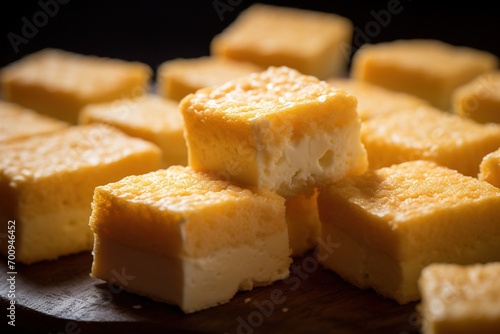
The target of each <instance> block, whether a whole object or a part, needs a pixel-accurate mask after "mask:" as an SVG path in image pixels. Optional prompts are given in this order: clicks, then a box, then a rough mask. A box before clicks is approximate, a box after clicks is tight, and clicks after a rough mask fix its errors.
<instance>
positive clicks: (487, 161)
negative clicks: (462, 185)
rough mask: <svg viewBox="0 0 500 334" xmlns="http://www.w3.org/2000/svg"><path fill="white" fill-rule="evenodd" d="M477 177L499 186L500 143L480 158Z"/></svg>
mask: <svg viewBox="0 0 500 334" xmlns="http://www.w3.org/2000/svg"><path fill="white" fill-rule="evenodd" d="M478 178H479V179H480V180H481V181H486V182H488V183H491V184H492V185H494V186H495V187H498V188H500V145H499V148H498V149H497V150H495V151H494V152H491V153H488V154H487V155H485V156H484V158H483V160H481V164H480V165H479V175H478Z"/></svg>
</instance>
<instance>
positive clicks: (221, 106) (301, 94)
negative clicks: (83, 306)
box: [180, 66, 357, 124]
mask: <svg viewBox="0 0 500 334" xmlns="http://www.w3.org/2000/svg"><path fill="white" fill-rule="evenodd" d="M332 103H334V104H337V106H341V107H340V108H339V109H338V110H335V111H339V112H335V111H334V110H331V109H330V114H331V115H330V121H331V122H332V123H333V124H344V123H346V122H348V121H351V120H352V119H356V118H357V113H356V109H355V106H356V101H355V98H354V96H352V95H351V94H348V93H346V92H345V91H344V90H341V89H334V88H333V87H332V86H330V85H329V84H327V83H326V82H325V81H320V80H319V79H317V78H316V77H313V76H307V75H303V74H301V73H299V72H298V71H296V70H294V69H291V68H288V67H284V66H282V67H269V68H268V69H267V70H265V71H263V72H259V73H252V74H249V75H247V76H245V77H242V78H238V79H234V80H231V81H229V82H227V83H225V84H223V85H221V86H218V87H209V88H204V89H200V90H199V91H197V92H196V93H195V94H191V95H188V96H187V97H185V98H184V99H183V100H182V101H181V104H180V106H181V110H182V111H183V112H184V111H187V112H194V113H197V114H199V115H206V116H210V117H219V118H224V119H226V120H227V121H229V122H231V121H232V120H241V119H244V120H251V119H257V118H259V117H265V116H267V115H270V114H284V113H289V114H290V115H291V116H292V117H293V115H294V114H295V113H296V111H294V110H297V109H298V107H299V106H301V107H302V106H307V105H311V110H310V113H308V114H304V115H302V117H303V118H307V117H314V112H313V111H316V110H313V109H319V108H318V107H317V106H318V105H327V104H328V105H329V104H332ZM346 106H349V107H346ZM340 110H341V111H340Z"/></svg>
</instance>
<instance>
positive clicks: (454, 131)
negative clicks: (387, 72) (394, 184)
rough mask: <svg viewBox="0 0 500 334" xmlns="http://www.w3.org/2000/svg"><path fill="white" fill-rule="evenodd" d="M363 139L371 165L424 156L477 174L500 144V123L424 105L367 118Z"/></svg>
mask: <svg viewBox="0 0 500 334" xmlns="http://www.w3.org/2000/svg"><path fill="white" fill-rule="evenodd" d="M361 140H362V142H363V144H364V146H365V148H366V150H367V152H368V161H369V165H370V168H380V167H386V166H390V165H392V164H395V163H400V162H403V161H410V160H419V159H423V160H431V161H435V162H437V163H439V164H441V165H443V166H446V167H449V168H452V169H456V170H457V171H459V172H460V173H462V174H465V175H468V176H474V177H477V174H478V172H479V164H480V163H481V160H482V159H483V157H484V156H485V155H486V154H487V153H489V152H491V151H493V150H495V149H497V148H498V147H499V146H500V125H497V124H479V123H476V122H474V121H472V120H469V119H466V118H463V117H461V116H458V115H454V114H451V113H446V112H444V111H442V110H439V109H435V108H433V107H420V108H418V109H414V110H406V111H400V112H398V113H393V114H387V115H384V116H380V117H376V118H372V119H370V120H368V121H366V122H364V123H363V125H362V128H361Z"/></svg>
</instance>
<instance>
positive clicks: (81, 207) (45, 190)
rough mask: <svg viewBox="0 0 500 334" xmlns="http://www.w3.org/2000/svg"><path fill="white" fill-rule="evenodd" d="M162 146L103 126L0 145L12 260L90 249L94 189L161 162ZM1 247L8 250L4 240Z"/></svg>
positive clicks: (2, 210) (0, 191) (3, 212)
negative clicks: (13, 247)
mask: <svg viewBox="0 0 500 334" xmlns="http://www.w3.org/2000/svg"><path fill="white" fill-rule="evenodd" d="M160 158H161V153H160V150H159V149H158V148H157V147H156V146H155V145H153V144H151V143H149V142H146V141H143V140H140V139H136V138H131V137H129V136H127V135H125V134H123V133H122V132H120V131H118V130H116V129H114V128H111V127H108V126H104V125H86V126H72V127H69V128H67V129H63V130H59V131H56V132H51V133H48V134H44V135H37V136H32V137H29V138H25V139H19V140H15V141H9V142H6V143H2V145H1V146H0V197H1V198H2V201H1V202H0V219H1V221H2V224H1V230H0V232H5V233H2V234H1V235H3V236H4V238H5V236H6V235H7V234H6V232H7V221H15V224H16V261H17V262H18V263H25V264H31V263H35V262H39V261H42V260H54V259H57V258H59V257H61V256H64V255H69V254H74V253H79V252H83V251H90V250H91V249H92V245H93V235H92V233H91V231H90V228H89V225H88V224H89V217H90V214H91V207H90V203H91V201H92V196H93V192H94V188H95V187H96V186H98V185H102V184H106V183H108V182H113V181H117V180H119V179H120V178H122V177H125V176H127V175H131V174H141V173H146V172H150V171H152V170H156V169H158V168H159V167H160ZM4 238H2V239H0V246H1V247H0V251H1V252H2V254H7V251H8V249H7V242H6V239H4Z"/></svg>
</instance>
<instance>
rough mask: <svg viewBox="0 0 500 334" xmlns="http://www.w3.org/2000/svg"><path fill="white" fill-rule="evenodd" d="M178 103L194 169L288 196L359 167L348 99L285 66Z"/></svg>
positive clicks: (362, 162) (362, 163)
mask: <svg viewBox="0 0 500 334" xmlns="http://www.w3.org/2000/svg"><path fill="white" fill-rule="evenodd" d="M180 108H181V112H182V114H183V117H184V124H185V137H186V141H187V145H188V163H189V165H190V166H191V167H193V168H194V169H195V170H201V171H211V172H215V173H220V175H221V176H224V177H227V178H230V179H231V180H234V181H236V182H241V183H242V184H245V185H253V186H257V187H259V188H263V187H266V188H269V189H270V190H272V191H277V192H278V193H279V194H280V195H282V196H285V197H287V198H291V197H295V196H298V195H301V194H304V195H306V196H310V195H312V193H313V192H314V189H315V187H316V186H317V185H319V184H321V183H324V182H330V181H335V180H338V179H340V178H343V177H344V176H346V175H351V174H360V173H363V172H364V171H365V170H366V169H367V160H366V152H365V150H364V148H363V145H362V144H361V142H360V135H359V131H360V122H359V119H358V116H357V113H356V98H355V97H354V96H352V95H350V94H347V93H346V92H345V91H343V90H336V89H333V88H332V87H331V86H330V85H328V84H327V83H326V82H324V81H320V80H318V79H317V78H315V77H312V76H306V75H303V74H300V73H299V72H297V71H296V70H293V69H290V68H288V67H270V68H268V69H267V70H266V71H263V72H260V73H253V74H250V75H248V76H246V77H242V78H239V79H235V80H232V81H229V82H227V83H226V84H224V85H221V86H218V87H209V88H204V89H201V90H199V91H197V92H196V93H195V94H190V95H188V96H186V97H185V98H184V99H183V100H182V101H181V103H180Z"/></svg>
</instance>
